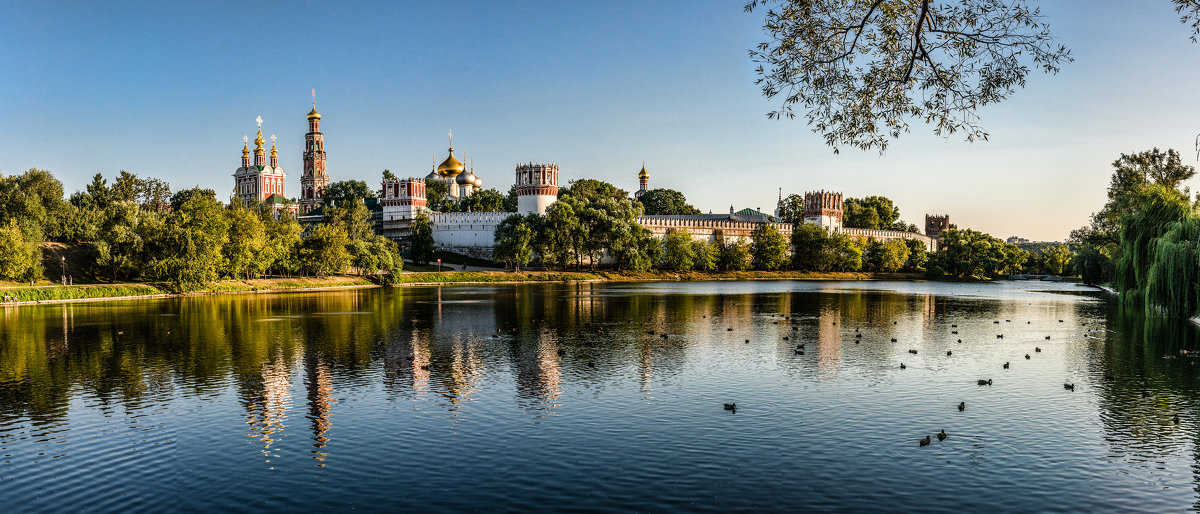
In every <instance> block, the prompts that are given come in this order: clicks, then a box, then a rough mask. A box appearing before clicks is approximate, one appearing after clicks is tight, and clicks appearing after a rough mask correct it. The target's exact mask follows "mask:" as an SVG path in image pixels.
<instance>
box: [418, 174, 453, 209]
mask: <svg viewBox="0 0 1200 514" xmlns="http://www.w3.org/2000/svg"><path fill="white" fill-rule="evenodd" d="M425 202H426V204H427V205H428V206H429V209H430V210H434V211H437V212H458V210H459V205H458V202H457V201H455V200H454V197H452V196H450V186H449V185H448V184H446V182H445V181H444V180H441V179H435V180H426V181H425Z"/></svg>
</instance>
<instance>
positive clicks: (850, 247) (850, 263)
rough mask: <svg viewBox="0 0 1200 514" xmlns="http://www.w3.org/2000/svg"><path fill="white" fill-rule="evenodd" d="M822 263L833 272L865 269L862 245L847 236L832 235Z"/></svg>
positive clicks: (826, 244) (825, 248) (826, 245)
mask: <svg viewBox="0 0 1200 514" xmlns="http://www.w3.org/2000/svg"><path fill="white" fill-rule="evenodd" d="M820 262H822V263H827V264H828V266H829V268H828V269H829V270H833V271H859V270H861V269H862V267H863V248H862V245H861V244H860V243H859V241H858V240H857V239H854V238H852V237H850V236H848V235H846V234H843V233H840V232H839V233H836V234H831V235H830V236H829V239H828V240H827V242H826V243H825V245H824V252H823V257H822V259H821V261H820Z"/></svg>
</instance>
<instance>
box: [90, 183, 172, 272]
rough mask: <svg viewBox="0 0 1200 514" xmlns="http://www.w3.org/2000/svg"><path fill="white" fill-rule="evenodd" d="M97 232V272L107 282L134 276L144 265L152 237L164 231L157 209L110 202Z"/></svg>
mask: <svg viewBox="0 0 1200 514" xmlns="http://www.w3.org/2000/svg"><path fill="white" fill-rule="evenodd" d="M101 214H102V215H103V216H104V219H103V220H102V222H101V224H100V226H99V228H98V230H97V231H96V241H95V249H96V275H97V276H103V277H105V278H108V279H109V280H110V281H114V282H115V281H117V280H131V279H134V278H137V277H138V276H139V275H140V274H141V273H142V272H143V270H144V269H145V268H146V266H147V264H148V262H147V260H148V259H147V258H148V257H149V255H150V252H151V250H153V249H156V248H157V247H156V246H155V240H156V238H158V237H160V236H161V234H162V232H163V230H162V227H163V219H162V216H161V215H160V214H158V212H157V211H143V210H141V209H139V208H138V207H137V205H136V204H134V203H133V202H112V203H110V204H109V205H108V208H106V209H104V210H103V211H102V213H101Z"/></svg>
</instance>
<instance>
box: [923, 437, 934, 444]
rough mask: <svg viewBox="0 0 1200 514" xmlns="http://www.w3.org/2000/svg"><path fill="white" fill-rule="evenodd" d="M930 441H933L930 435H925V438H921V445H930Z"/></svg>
mask: <svg viewBox="0 0 1200 514" xmlns="http://www.w3.org/2000/svg"><path fill="white" fill-rule="evenodd" d="M930 441H932V439H930V438H929V436H925V438H924V439H922V440H921V446H929V442H930Z"/></svg>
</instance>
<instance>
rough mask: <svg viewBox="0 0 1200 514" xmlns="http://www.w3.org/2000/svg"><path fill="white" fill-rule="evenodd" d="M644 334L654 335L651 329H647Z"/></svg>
mask: <svg viewBox="0 0 1200 514" xmlns="http://www.w3.org/2000/svg"><path fill="white" fill-rule="evenodd" d="M646 335H651V336H652V335H654V331H653V330H647V331H646Z"/></svg>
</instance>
